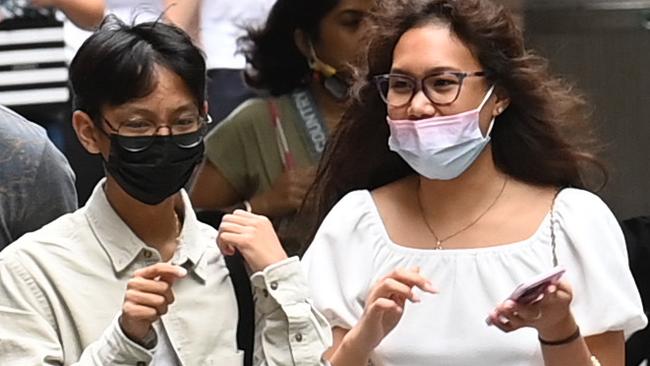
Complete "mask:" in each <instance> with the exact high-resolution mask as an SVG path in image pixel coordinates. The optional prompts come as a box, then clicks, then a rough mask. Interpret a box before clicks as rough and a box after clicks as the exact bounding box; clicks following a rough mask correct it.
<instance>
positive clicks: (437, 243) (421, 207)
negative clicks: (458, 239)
mask: <svg viewBox="0 0 650 366" xmlns="http://www.w3.org/2000/svg"><path fill="white" fill-rule="evenodd" d="M506 183H508V177H506V178H505V179H504V180H503V185H502V186H501V190H500V191H499V194H498V195H497V196H496V198H495V199H494V201H492V203H490V205H489V206H488V207H487V208H486V209H485V211H483V212H482V213H481V214H480V215H478V217H476V218H475V219H474V220H472V222H470V223H469V224H468V225H466V226H464V227H463V228H462V229H460V230H458V231H456V232H454V233H453V234H451V235H448V236H446V237H444V238H442V239H440V238H439V237H438V235H436V231H435V230H433V227H431V224H430V223H429V221H428V220H427V217H426V216H425V214H424V207H423V206H422V200H421V199H420V181H419V180H418V192H417V195H418V206H419V207H420V214H421V215H422V220H424V223H425V224H426V225H427V229H429V232H430V233H431V235H433V238H434V239H436V247H435V249H437V250H441V249H444V248H443V246H442V243H443V242H445V241H447V240H449V239H451V238H453V237H454V236H456V235H458V234H460V233H462V232H463V231H465V230H467V229H469V228H470V227H472V226H473V225H474V224H476V223H477V222H478V221H479V220H480V219H481V218H482V217H483V216H485V214H487V213H488V211H490V209H491V208H492V207H493V206H494V205H495V204H496V203H497V201H498V200H499V198H501V195H502V194H503V191H504V190H505V189H506Z"/></svg>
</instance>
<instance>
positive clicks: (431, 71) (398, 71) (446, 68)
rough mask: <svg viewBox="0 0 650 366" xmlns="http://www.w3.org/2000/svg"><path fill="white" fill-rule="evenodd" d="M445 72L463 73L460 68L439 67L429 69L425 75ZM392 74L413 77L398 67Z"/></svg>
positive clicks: (410, 73) (393, 69) (391, 70)
mask: <svg viewBox="0 0 650 366" xmlns="http://www.w3.org/2000/svg"><path fill="white" fill-rule="evenodd" d="M445 71H453V72H461V70H460V69H459V68H456V67H451V66H437V67H433V68H430V69H427V70H426V72H425V73H424V74H425V75H431V74H435V73H438V72H445ZM390 72H391V73H394V74H404V75H413V73H412V72H409V71H406V70H404V69H400V68H398V67H395V68H392V69H390Z"/></svg>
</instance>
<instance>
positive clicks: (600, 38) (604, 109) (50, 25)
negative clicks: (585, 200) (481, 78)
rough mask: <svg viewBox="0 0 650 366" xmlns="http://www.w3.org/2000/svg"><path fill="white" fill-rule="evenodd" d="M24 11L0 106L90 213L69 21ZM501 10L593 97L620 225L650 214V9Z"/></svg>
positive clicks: (0, 37) (90, 177)
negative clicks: (73, 117) (75, 114)
mask: <svg viewBox="0 0 650 366" xmlns="http://www.w3.org/2000/svg"><path fill="white" fill-rule="evenodd" d="M21 1H22V3H23V4H22V5H24V3H26V2H27V1H26V0H0V19H3V20H2V21H0V104H4V105H7V106H9V107H11V108H13V109H15V110H17V111H18V112H19V113H21V114H24V115H25V116H27V117H28V118H29V119H31V120H33V121H34V122H37V123H40V124H42V125H43V126H45V127H46V128H47V130H48V133H49V134H50V137H51V138H52V140H53V141H54V142H55V143H56V144H57V146H59V148H60V149H61V150H62V151H64V153H65V155H66V156H67V157H68V159H69V160H70V162H71V165H72V166H73V168H74V170H75V172H76V174H77V188H78V191H79V200H80V204H83V203H84V202H85V201H86V199H87V197H88V195H89V194H90V190H91V189H92V187H93V186H94V185H95V183H96V181H97V180H98V179H99V177H100V176H101V175H102V171H101V162H100V160H99V159H98V158H96V157H89V156H88V155H87V154H86V153H85V151H84V150H82V149H81V147H80V146H79V144H78V143H77V140H76V138H75V136H74V135H73V134H72V129H71V127H70V104H69V93H68V90H67V87H66V81H67V69H66V65H67V63H68V62H69V60H70V59H71V56H72V54H73V52H74V50H72V51H71V50H70V49H68V48H69V47H68V46H67V44H66V43H65V42H64V27H63V21H64V17H63V16H62V14H61V13H57V12H55V11H50V10H43V9H41V10H40V11H33V12H31V13H25V12H20V11H19V12H18V13H16V9H18V8H20V5H21ZM498 1H500V2H501V3H503V4H505V5H507V6H509V7H512V8H513V9H514V10H515V11H517V13H518V14H519V15H520V19H521V21H522V24H523V25H524V27H525V30H526V34H527V39H528V46H529V47H530V48H533V49H536V50H538V51H539V53H541V54H542V55H544V56H545V57H547V58H548V59H549V60H550V63H551V67H552V70H553V71H554V72H556V73H559V74H560V75H562V76H563V77H564V78H566V79H568V80H570V81H572V82H573V83H575V84H576V85H577V86H578V87H579V88H580V89H581V90H582V91H583V92H584V93H585V94H586V96H587V97H588V99H589V101H590V105H591V107H592V108H591V109H592V112H593V117H594V119H595V120H596V121H597V123H598V126H599V128H600V136H601V137H602V138H603V139H604V140H605V142H606V143H607V146H606V147H607V151H606V154H605V157H606V158H607V159H608V163H609V165H610V167H611V169H612V170H611V176H610V181H609V184H608V185H607V187H606V188H605V190H604V191H603V192H600V194H601V195H602V196H603V198H604V199H605V200H606V201H607V203H608V204H609V205H610V206H611V207H612V209H613V210H614V212H615V213H616V214H617V216H618V217H619V219H625V218H628V217H631V216H638V215H648V214H650V194H648V190H649V189H650V166H649V164H648V163H649V162H650V159H649V157H650V0H528V1H526V0H498ZM12 7H13V8H12ZM69 26H70V24H69V23H67V24H66V27H68V28H69Z"/></svg>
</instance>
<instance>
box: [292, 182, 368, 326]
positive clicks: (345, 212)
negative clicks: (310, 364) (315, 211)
mask: <svg viewBox="0 0 650 366" xmlns="http://www.w3.org/2000/svg"><path fill="white" fill-rule="evenodd" d="M371 200H372V198H371V196H370V193H369V192H368V191H355V192H352V193H349V194H348V195H346V196H345V197H343V198H342V199H341V200H340V201H339V202H338V203H337V204H336V205H335V206H334V207H333V208H332V210H331V211H330V212H329V214H328V215H327V217H326V218H325V220H323V223H322V224H321V226H320V228H319V229H318V232H317V234H316V236H315V238H314V240H313V241H312V243H311V245H310V246H309V249H308V250H307V252H306V253H305V255H304V257H303V259H302V264H303V268H304V269H305V273H306V274H307V280H308V282H309V286H310V288H311V290H312V293H313V300H314V304H315V306H316V308H317V309H318V310H320V311H321V312H322V313H323V314H324V315H325V317H326V318H327V320H328V321H329V322H330V324H331V325H332V327H341V328H344V329H351V328H352V327H353V326H354V325H355V324H356V323H357V321H358V320H359V319H360V318H361V315H362V314H363V308H364V303H365V299H366V296H367V291H368V289H369V288H370V285H371V284H370V282H371V278H370V273H372V270H371V265H372V264H371V263H372V259H371V258H370V257H372V256H373V254H372V253H373V250H372V246H373V243H376V242H377V240H379V236H378V234H377V232H376V228H375V227H374V226H375V225H374V224H373V221H374V220H375V219H374V217H375V216H376V215H373V214H372V211H371V208H370V204H371Z"/></svg>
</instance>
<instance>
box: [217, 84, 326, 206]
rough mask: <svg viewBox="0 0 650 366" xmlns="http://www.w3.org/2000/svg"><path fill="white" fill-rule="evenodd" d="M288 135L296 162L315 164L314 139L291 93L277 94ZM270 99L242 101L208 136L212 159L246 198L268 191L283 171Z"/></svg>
mask: <svg viewBox="0 0 650 366" xmlns="http://www.w3.org/2000/svg"><path fill="white" fill-rule="evenodd" d="M273 100H274V102H275V103H276V106H277V108H278V110H279V114H280V123H281V124H282V128H283V130H284V133H285V136H286V138H287V144H288V146H289V150H290V151H291V154H292V155H293V159H294V164H296V166H297V167H298V168H306V167H309V166H314V165H316V164H317V163H318V161H316V160H314V159H313V158H312V156H311V154H310V150H309V149H310V145H308V143H310V141H308V140H307V139H305V138H304V128H302V127H301V125H300V124H302V123H304V122H303V120H302V119H301V118H300V115H299V113H298V110H297V109H296V107H295V105H294V103H293V100H292V98H291V95H290V94H286V95H283V96H280V97H277V98H273ZM272 118H273V117H272V115H271V110H270V106H269V100H268V99H262V98H255V99H250V100H248V101H246V102H244V103H242V104H241V105H240V106H239V107H237V109H235V110H234V111H233V112H232V113H231V114H230V115H229V116H228V117H227V118H226V119H224V120H223V121H222V122H221V123H220V124H219V126H217V127H216V128H215V129H214V130H212V131H211V132H210V133H209V134H208V136H207V137H206V140H205V151H206V156H207V158H208V160H209V161H210V162H211V163H212V164H214V166H216V167H217V169H219V171H220V172H221V174H223V176H224V177H225V178H226V179H227V180H228V182H230V184H231V185H232V186H233V187H234V188H235V190H236V191H237V192H238V193H239V194H240V195H241V196H242V197H244V198H251V197H253V196H254V195H256V194H258V193H261V192H265V191H267V190H269V189H270V188H271V185H272V183H273V182H274V181H275V179H277V177H278V176H280V174H282V171H283V166H282V157H281V154H282V152H281V151H280V147H279V146H278V143H277V140H276V130H275V128H274V127H273V121H272Z"/></svg>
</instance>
